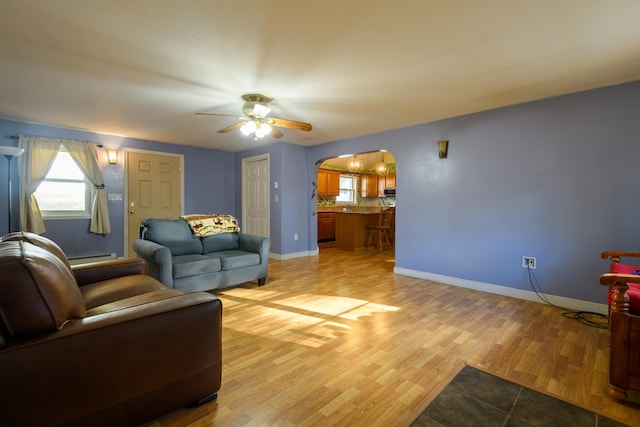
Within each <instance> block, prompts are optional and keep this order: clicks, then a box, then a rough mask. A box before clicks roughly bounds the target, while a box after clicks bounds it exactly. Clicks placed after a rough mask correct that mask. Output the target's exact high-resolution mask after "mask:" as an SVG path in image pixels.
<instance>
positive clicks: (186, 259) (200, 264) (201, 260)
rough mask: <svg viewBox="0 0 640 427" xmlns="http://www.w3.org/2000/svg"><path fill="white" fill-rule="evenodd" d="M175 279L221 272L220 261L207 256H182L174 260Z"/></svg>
mask: <svg viewBox="0 0 640 427" xmlns="http://www.w3.org/2000/svg"><path fill="white" fill-rule="evenodd" d="M172 263H173V278H174V279H180V278H181V277H189V276H197V275H199V274H207V273H216V272H218V271H220V260H219V259H215V258H211V257H209V256H206V255H198V254H193V255H180V256H174V257H173V258H172Z"/></svg>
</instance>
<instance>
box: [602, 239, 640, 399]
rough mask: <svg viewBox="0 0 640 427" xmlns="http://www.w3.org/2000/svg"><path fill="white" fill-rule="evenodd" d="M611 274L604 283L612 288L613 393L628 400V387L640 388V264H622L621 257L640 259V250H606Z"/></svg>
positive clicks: (610, 388) (611, 385)
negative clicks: (638, 272) (639, 272)
mask: <svg viewBox="0 0 640 427" xmlns="http://www.w3.org/2000/svg"><path fill="white" fill-rule="evenodd" d="M601 257H602V258H603V259H607V258H608V259H609V260H610V261H611V264H610V266H609V271H610V272H609V273H607V274H603V275H602V276H600V283H601V284H602V285H605V286H608V287H609V295H608V298H607V299H608V302H609V332H610V350H609V351H610V356H609V390H608V391H609V395H611V397H613V398H614V399H617V400H626V399H627V390H628V389H632V390H636V391H640V275H638V274H637V273H636V274H633V272H634V271H640V266H638V265H636V266H632V265H626V264H621V263H620V260H621V257H637V258H640V252H612V251H609V252H603V253H602V254H601Z"/></svg>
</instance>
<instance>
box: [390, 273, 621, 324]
mask: <svg viewBox="0 0 640 427" xmlns="http://www.w3.org/2000/svg"><path fill="white" fill-rule="evenodd" d="M393 272H394V273H395V274H399V275H401V276H408V277H415V278H417V279H424V280H432V281H434V282H438V283H444V284H445V285H452V286H458V287H460V288H467V289H474V290H476V291H482V292H488V293H491V294H496V295H503V296H507V297H512V298H518V299H522V300H526V301H533V302H544V301H542V300H540V298H539V297H538V295H537V294H536V293H535V292H533V291H527V290H524V289H514V288H509V287H507V286H500V285H493V284H491V283H484V282H477V281H475V280H468V279H461V278H458V277H452V276H444V275H442V274H435V273H429V272H426V271H418V270H410V269H408V268H402V267H394V269H393ZM545 297H546V299H547V300H549V302H550V303H551V304H553V305H556V306H558V307H564V308H567V309H570V310H575V311H589V312H593V313H600V314H607V313H608V312H609V307H608V306H607V304H598V303H595V302H591V301H583V300H579V299H574V298H566V297H561V296H557V295H549V294H545Z"/></svg>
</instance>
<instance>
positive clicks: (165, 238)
mask: <svg viewBox="0 0 640 427" xmlns="http://www.w3.org/2000/svg"><path fill="white" fill-rule="evenodd" d="M143 225H144V227H145V231H144V238H145V239H147V240H151V241H153V242H156V243H158V244H159V245H162V246H166V247H168V248H169V250H170V251H171V255H173V256H176V255H184V254H201V253H202V243H201V242H200V238H199V237H196V236H194V235H193V233H191V228H189V225H188V224H187V223H186V222H185V220H183V219H182V218H178V219H160V218H147V219H145V220H144V221H143Z"/></svg>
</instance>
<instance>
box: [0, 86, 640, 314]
mask: <svg viewBox="0 0 640 427" xmlns="http://www.w3.org/2000/svg"><path fill="white" fill-rule="evenodd" d="M638 111H640V82H633V83H629V84H624V85H618V86H613V87H608V88H601V89H597V90H592V91H587V92H582V93H577V94H572V95H567V96H562V97H557V98H552V99H547V100H542V101H537V102H531V103H526V104H521V105H516V106H513V107H507V108H501V109H496V110H491V111H486V112H482V113H477V114H472V115H467V116H462V117H456V118H452V119H448V120H442V121H438V122H432V123H426V124H422V125H418V126H412V127H408V128H403V129H397V130H393V131H388V132H383V133H378V134H373V135H367V136H363V137H360V138H354V139H349V140H344V141H337V142H332V143H328V144H323V145H320V146H313V147H303V146H296V145H292V144H287V143H284V142H276V143H272V144H269V145H265V146H260V147H256V148H255V149H253V150H248V151H245V152H241V153H235V154H232V153H226V152H220V151H215V150H202V149H195V148H189V147H184V146H178V145H172V144H162V143H156V142H148V141H140V140H133V139H124V140H122V141H113V140H110V139H109V138H114V137H109V136H105V135H100V134H94V133H88V132H80V131H71V130H66V129H60V128H56V127H50V126H36V125H30V124H26V123H19V122H11V121H0V145H15V144H16V143H17V141H16V140H14V139H11V138H10V136H13V135H17V134H20V133H22V134H27V135H45V136H61V137H67V138H73V139H82V140H91V141H95V142H100V143H103V144H105V146H112V144H116V143H117V145H118V146H120V147H125V146H127V147H135V148H141V149H147V150H154V151H164V152H177V153H183V154H184V155H185V168H186V172H185V175H186V178H185V183H186V185H185V187H186V195H185V198H186V206H185V212H187V213H195V212H228V213H231V214H233V215H236V216H239V215H241V213H242V200H241V194H240V192H241V188H240V186H241V182H242V177H241V167H240V165H241V161H242V158H245V157H250V156H254V155H257V154H263V153H269V156H270V160H271V165H270V166H271V172H270V173H271V176H270V180H271V238H272V252H273V253H276V254H282V255H286V254H299V253H306V252H312V251H314V250H315V249H316V248H317V243H316V241H317V226H316V216H315V211H316V207H315V203H316V200H315V199H312V198H311V192H312V183H313V182H314V181H315V179H316V171H317V164H316V162H318V161H319V160H321V159H324V158H328V157H335V156H338V155H341V154H348V153H357V152H364V151H371V150H378V149H387V150H389V151H391V152H392V154H393V156H394V158H395V159H396V167H397V176H396V180H397V186H398V188H397V197H396V200H397V204H398V206H397V209H396V215H397V230H396V267H398V268H403V269H408V270H415V271H420V272H429V273H435V274H440V275H445V276H452V277H456V278H460V279H468V280H473V281H478V282H483V283H489V284H495V285H501V286H506V287H511V288H515V289H528V279H527V275H526V270H525V269H523V268H522V267H521V260H522V256H523V255H526V256H533V257H536V258H537V263H538V266H537V269H536V270H535V272H536V277H537V279H538V282H539V283H540V286H541V287H542V289H543V290H544V292H545V293H547V294H549V295H557V296H564V297H568V298H576V299H582V300H586V301H592V302H599V303H601V302H603V298H604V294H605V293H606V291H605V289H604V288H602V287H601V286H600V285H598V283H597V278H598V276H599V275H600V274H601V273H602V272H603V271H605V270H606V269H607V262H606V261H604V260H601V259H600V258H599V254H600V252H601V251H603V250H630V251H631V250H637V251H640V247H639V246H640V220H639V218H640V203H639V202H638V201H637V200H636V198H637V196H638V194H640V179H638V178H637V176H636V175H637V170H638V168H637V159H638V158H639V157H640V124H639V122H638V119H637V113H638ZM438 139H448V140H450V146H449V158H448V159H439V158H438V154H437V146H436V141H437V140H438ZM5 165H6V162H4V164H3V165H2V167H3V168H5V167H6V166H5ZM15 169H17V168H15ZM103 171H104V174H105V181H106V184H107V188H108V192H109V193H115V192H120V193H121V192H123V189H122V188H123V183H122V170H121V169H120V167H119V166H117V169H116V170H115V171H114V170H111V169H109V166H107V165H105V167H104V168H103ZM275 181H277V182H278V183H279V188H278V189H274V188H273V182H275ZM6 188H7V178H6V173H0V200H6V197H7V194H6ZM276 194H277V195H278V196H279V202H278V203H276V202H275V200H274V196H275V195H276ZM109 207H110V211H109V212H110V215H111V221H112V230H113V233H112V234H111V235H110V236H107V237H101V236H95V235H91V234H89V233H87V232H86V229H87V228H88V221H85V222H82V221H57V222H56V224H55V225H54V224H52V223H53V221H48V222H47V227H48V229H49V231H48V233H47V234H48V235H50V237H52V238H53V239H54V240H56V241H57V242H59V243H60V244H61V246H62V247H63V249H64V250H65V251H67V252H68V253H69V254H70V255H72V256H73V255H75V254H80V253H86V252H95V253H103V252H116V253H118V254H119V255H122V248H123V243H122V233H123V206H122V202H110V205H109ZM6 215H7V213H6V209H5V210H2V211H0V232H2V230H3V229H4V230H6V227H7V226H6V223H7V219H6ZM294 233H298V234H299V240H297V241H296V240H294V239H293V235H294Z"/></svg>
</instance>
